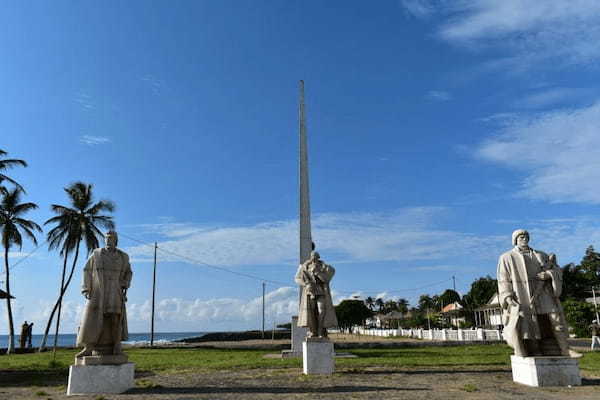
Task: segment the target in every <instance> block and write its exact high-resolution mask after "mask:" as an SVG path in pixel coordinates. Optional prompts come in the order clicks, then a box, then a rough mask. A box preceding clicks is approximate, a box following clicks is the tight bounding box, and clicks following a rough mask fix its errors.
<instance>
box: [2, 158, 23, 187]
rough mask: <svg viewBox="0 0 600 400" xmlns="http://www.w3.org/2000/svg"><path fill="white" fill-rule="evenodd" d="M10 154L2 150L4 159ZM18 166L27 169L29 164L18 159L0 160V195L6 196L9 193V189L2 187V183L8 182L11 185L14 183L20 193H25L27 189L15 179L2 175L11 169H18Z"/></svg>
mask: <svg viewBox="0 0 600 400" xmlns="http://www.w3.org/2000/svg"><path fill="white" fill-rule="evenodd" d="M7 154H8V153H7V152H6V151H4V150H2V149H0V157H4V156H6V155H7ZM16 166H21V167H26V166H27V163H26V162H25V161H23V160H17V159H9V158H7V159H4V160H3V159H1V158H0V193H3V194H5V193H6V192H7V189H6V188H5V187H4V186H2V182H3V181H8V182H10V183H12V184H13V185H15V187H16V188H18V189H19V190H20V191H22V192H23V193H25V189H23V186H21V185H19V184H18V183H17V182H16V181H15V180H14V179H12V178H10V177H8V176H6V175H4V174H3V173H2V171H4V170H7V169H10V168H12V167H16Z"/></svg>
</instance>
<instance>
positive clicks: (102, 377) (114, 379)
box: [67, 362, 134, 396]
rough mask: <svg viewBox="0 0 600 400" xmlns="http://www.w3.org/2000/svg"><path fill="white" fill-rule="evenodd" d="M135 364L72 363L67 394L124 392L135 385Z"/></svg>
mask: <svg viewBox="0 0 600 400" xmlns="http://www.w3.org/2000/svg"><path fill="white" fill-rule="evenodd" d="M133 375H134V364H133V363H130V362H128V363H125V364H119V365H90V364H86V365H71V367H70V368H69V385H68V387H67V396H73V395H82V394H104V393H113V394H115V393H123V392H125V391H126V390H128V389H131V388H132V387H134V382H133Z"/></svg>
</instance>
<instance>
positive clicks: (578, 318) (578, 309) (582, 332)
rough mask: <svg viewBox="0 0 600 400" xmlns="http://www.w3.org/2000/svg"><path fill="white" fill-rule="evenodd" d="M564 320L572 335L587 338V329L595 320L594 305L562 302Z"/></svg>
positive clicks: (568, 301)
mask: <svg viewBox="0 0 600 400" xmlns="http://www.w3.org/2000/svg"><path fill="white" fill-rule="evenodd" d="M563 308H564V310H565V318H566V319H567V322H568V323H569V326H570V327H571V328H573V333H574V334H575V335H577V336H578V337H589V336H590V334H589V331H588V327H589V325H590V324H591V323H592V320H593V319H594V318H595V314H594V305H593V304H590V303H586V302H585V301H577V300H571V299H570V300H566V301H565V302H563Z"/></svg>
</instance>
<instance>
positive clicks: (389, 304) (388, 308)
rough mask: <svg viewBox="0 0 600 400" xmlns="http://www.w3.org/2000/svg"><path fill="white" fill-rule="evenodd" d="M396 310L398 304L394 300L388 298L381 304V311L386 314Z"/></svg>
mask: <svg viewBox="0 0 600 400" xmlns="http://www.w3.org/2000/svg"><path fill="white" fill-rule="evenodd" d="M397 310H398V304H397V303H396V302H395V301H394V300H388V301H386V302H385V303H384V304H383V312H384V314H387V313H389V312H392V311H397Z"/></svg>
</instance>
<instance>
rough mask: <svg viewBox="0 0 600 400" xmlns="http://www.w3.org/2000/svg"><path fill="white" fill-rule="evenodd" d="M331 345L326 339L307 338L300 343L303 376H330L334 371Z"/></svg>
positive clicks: (333, 354) (333, 355) (333, 353)
mask: <svg viewBox="0 0 600 400" xmlns="http://www.w3.org/2000/svg"><path fill="white" fill-rule="evenodd" d="M334 357H335V352H334V350H333V343H332V342H330V341H329V340H328V339H312V338H307V339H306V341H304V342H303V343H302V361H303V365H304V374H305V375H316V374H320V375H331V374H333V371H334V370H335V360H334Z"/></svg>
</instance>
